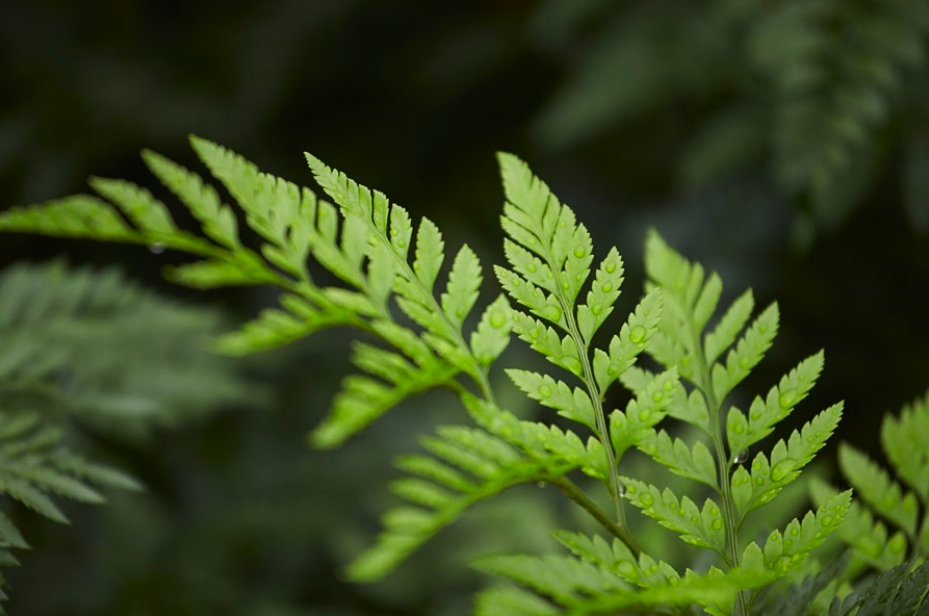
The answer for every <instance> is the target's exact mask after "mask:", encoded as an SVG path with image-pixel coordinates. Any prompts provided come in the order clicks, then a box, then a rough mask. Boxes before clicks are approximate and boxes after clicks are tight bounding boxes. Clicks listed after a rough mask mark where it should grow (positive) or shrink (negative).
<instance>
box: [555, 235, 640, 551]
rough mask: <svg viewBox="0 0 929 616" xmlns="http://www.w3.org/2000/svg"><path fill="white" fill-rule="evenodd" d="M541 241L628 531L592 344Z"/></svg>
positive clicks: (620, 521)
mask: <svg viewBox="0 0 929 616" xmlns="http://www.w3.org/2000/svg"><path fill="white" fill-rule="evenodd" d="M540 243H541V244H542V246H544V248H545V255H544V256H545V261H546V262H547V264H548V267H549V269H550V270H551V272H552V274H553V278H554V286H555V295H556V297H557V298H558V303H559V304H561V312H562V314H563V315H564V317H565V322H566V323H567V324H568V333H569V335H570V336H571V339H572V340H573V342H574V346H575V347H576V348H577V354H578V358H579V359H580V361H581V369H582V371H583V373H584V384H585V386H586V387H587V391H588V395H589V396H590V400H591V402H592V403H593V405H594V418H595V420H596V422H597V431H598V432H599V434H598V435H597V436H598V437H599V439H600V443H601V445H602V446H603V452H604V455H605V456H606V463H607V467H608V471H609V475H610V477H609V482H610V493H611V494H610V495H611V497H612V501H613V509H614V512H615V514H616V521H617V526H618V527H619V528H621V529H623V530H624V531H625V530H626V528H627V526H626V511H625V509H624V508H623V503H622V500H621V499H622V496H621V494H620V492H621V483H620V479H619V469H617V468H616V455H615V454H614V452H613V443H612V442H611V440H610V433H609V429H608V427H607V424H606V415H605V413H604V411H603V395H602V393H601V391H600V388H599V387H598V386H597V382H596V379H595V377H594V373H593V368H592V367H591V365H590V356H589V351H590V349H589V346H588V345H587V344H585V343H584V339H583V337H582V336H581V333H580V330H579V329H578V326H577V320H576V319H575V318H574V309H573V306H572V305H571V303H570V302H568V298H567V297H566V296H565V294H564V287H563V286H562V280H561V268H560V267H557V266H556V264H555V259H554V255H552V253H551V250H550V249H549V248H548V245H547V243H545V242H540ZM624 535H627V536H628V541H627V540H626V537H623V541H625V542H626V544H627V545H628V547H629V549H630V550H632V551H633V552H634V553H635V554H636V556H638V555H639V554H640V553H641V551H642V550H641V548H639V546H638V543H637V542H636V541H635V538H634V537H632V535H631V534H629V533H628V532H624Z"/></svg>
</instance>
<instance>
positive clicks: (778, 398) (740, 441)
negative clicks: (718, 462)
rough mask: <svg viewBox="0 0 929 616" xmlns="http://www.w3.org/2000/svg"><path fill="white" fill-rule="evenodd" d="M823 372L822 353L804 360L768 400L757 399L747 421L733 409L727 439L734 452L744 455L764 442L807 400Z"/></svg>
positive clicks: (728, 422)
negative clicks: (746, 451)
mask: <svg viewBox="0 0 929 616" xmlns="http://www.w3.org/2000/svg"><path fill="white" fill-rule="evenodd" d="M822 368H823V352H822V351H820V352H819V353H817V354H816V355H813V356H812V357H810V358H809V359H806V360H804V361H803V362H801V363H800V365H798V366H797V367H796V368H795V369H793V370H791V371H790V373H789V374H787V375H786V376H784V377H783V378H782V379H781V381H780V383H779V384H778V385H777V386H776V387H772V388H771V390H770V391H769V392H768V395H767V397H766V398H765V399H764V400H762V399H761V397H760V396H758V397H756V398H755V400H754V401H753V402H752V406H751V408H750V409H749V414H748V418H746V417H745V415H744V414H743V413H742V412H741V411H739V410H738V409H735V408H734V409H731V410H730V411H729V415H728V417H727V420H726V425H727V438H728V440H729V446H730V447H731V448H732V450H733V451H736V452H739V451H743V450H745V449H747V448H749V447H751V446H752V445H754V444H755V443H757V442H758V441H760V440H762V439H763V438H765V437H766V436H768V435H769V434H771V432H772V431H773V430H774V426H775V425H776V424H778V423H779V422H780V421H782V420H783V419H785V418H786V417H787V416H788V415H789V414H790V412H791V411H793V410H794V408H796V406H797V404H798V403H799V402H800V401H801V400H803V399H804V398H806V396H807V394H808V393H809V391H810V390H811V389H812V388H813V386H814V385H815V384H816V379H818V378H819V374H820V373H821V372H822Z"/></svg>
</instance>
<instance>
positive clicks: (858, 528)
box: [810, 479, 907, 575]
mask: <svg viewBox="0 0 929 616" xmlns="http://www.w3.org/2000/svg"><path fill="white" fill-rule="evenodd" d="M810 493H811V495H812V497H813V501H814V502H815V503H817V504H822V503H825V502H826V501H827V500H828V499H829V498H831V497H833V496H835V495H836V494H838V493H839V492H838V490H836V489H835V488H833V487H832V486H830V485H829V484H828V483H826V482H825V481H823V480H820V479H814V481H813V482H812V484H811V485H810ZM835 534H836V536H837V537H838V538H839V539H840V540H841V541H842V542H843V543H845V544H846V545H848V546H850V547H851V548H853V550H852V554H851V563H850V564H849V575H852V574H854V573H856V572H858V571H860V570H861V569H863V568H865V567H868V566H870V567H874V568H876V569H879V570H881V571H886V570H888V569H892V568H893V567H896V566H897V565H899V564H901V563H903V561H904V559H905V558H906V550H907V541H906V535H904V534H903V532H902V531H897V532H896V533H894V534H893V536H889V535H888V530H887V526H885V525H884V523H883V522H881V521H880V520H876V519H875V518H874V514H872V513H871V511H870V510H869V509H868V508H866V507H864V506H863V505H862V504H861V503H858V502H855V501H853V502H852V503H851V505H850V506H849V509H848V513H846V515H845V522H844V523H843V524H842V525H841V526H840V527H838V529H836V533H835Z"/></svg>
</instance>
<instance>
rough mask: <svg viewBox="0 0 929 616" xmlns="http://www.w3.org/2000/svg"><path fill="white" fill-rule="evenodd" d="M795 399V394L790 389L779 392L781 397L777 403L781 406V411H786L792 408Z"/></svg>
mask: <svg viewBox="0 0 929 616" xmlns="http://www.w3.org/2000/svg"><path fill="white" fill-rule="evenodd" d="M796 399H797V392H796V391H794V390H792V389H787V390H784V391H782V392H781V395H780V396H779V397H778V399H777V401H778V403H779V404H780V405H781V408H782V409H786V408H789V407H790V406H792V405H793V403H794V401H795V400H796Z"/></svg>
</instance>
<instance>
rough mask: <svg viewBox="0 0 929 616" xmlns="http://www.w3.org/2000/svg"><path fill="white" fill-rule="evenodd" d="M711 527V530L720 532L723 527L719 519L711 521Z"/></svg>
mask: <svg viewBox="0 0 929 616" xmlns="http://www.w3.org/2000/svg"><path fill="white" fill-rule="evenodd" d="M711 526H712V527H713V530H721V529H722V527H723V521H722V520H720V519H719V518H716V519H715V520H713V524H711Z"/></svg>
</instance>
